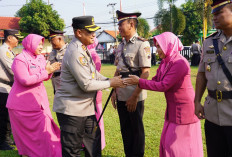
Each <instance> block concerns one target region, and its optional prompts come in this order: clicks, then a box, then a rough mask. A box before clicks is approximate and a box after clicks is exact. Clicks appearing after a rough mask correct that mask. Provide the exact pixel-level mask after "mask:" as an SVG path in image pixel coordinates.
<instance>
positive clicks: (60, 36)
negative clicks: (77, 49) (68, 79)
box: [48, 30, 68, 94]
mask: <svg viewBox="0 0 232 157" xmlns="http://www.w3.org/2000/svg"><path fill="white" fill-rule="evenodd" d="M64 33H65V32H63V31H60V30H50V35H49V41H50V42H51V44H52V48H53V50H52V52H51V53H50V54H49V59H48V60H49V61H50V62H51V64H52V63H54V62H59V63H62V59H63V57H64V53H65V51H66V48H67V46H68V44H65V41H64ZM52 86H53V89H54V94H55V93H56V90H57V89H58V87H59V86H60V70H57V71H55V72H54V73H53V75H52Z"/></svg>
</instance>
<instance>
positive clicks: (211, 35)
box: [205, 31, 218, 39]
mask: <svg viewBox="0 0 232 157" xmlns="http://www.w3.org/2000/svg"><path fill="white" fill-rule="evenodd" d="M217 33H218V31H217V32H214V33H212V34H210V35H209V36H207V37H206V38H205V39H208V38H209V37H214V36H215V35H216V34H217Z"/></svg>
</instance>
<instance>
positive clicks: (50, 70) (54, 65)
mask: <svg viewBox="0 0 232 157" xmlns="http://www.w3.org/2000/svg"><path fill="white" fill-rule="evenodd" d="M60 66H61V63H59V62H54V63H52V64H51V63H50V61H48V63H47V65H46V67H45V69H46V70H47V72H48V74H51V73H53V72H55V71H56V70H59V69H60Z"/></svg>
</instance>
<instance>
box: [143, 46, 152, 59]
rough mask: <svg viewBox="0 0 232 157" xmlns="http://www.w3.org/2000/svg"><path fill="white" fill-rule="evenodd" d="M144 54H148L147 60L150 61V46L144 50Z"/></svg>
mask: <svg viewBox="0 0 232 157" xmlns="http://www.w3.org/2000/svg"><path fill="white" fill-rule="evenodd" d="M144 52H145V53H146V56H147V58H148V59H150V58H151V49H150V47H149V46H147V47H145V48H144Z"/></svg>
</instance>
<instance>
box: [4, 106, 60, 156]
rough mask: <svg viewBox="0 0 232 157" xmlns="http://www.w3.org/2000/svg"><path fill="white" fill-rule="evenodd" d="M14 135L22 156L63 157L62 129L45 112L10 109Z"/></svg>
mask: <svg viewBox="0 0 232 157" xmlns="http://www.w3.org/2000/svg"><path fill="white" fill-rule="evenodd" d="M8 111H9V116H10V121H11V127H12V133H13V137H14V140H15V144H16V146H17V148H18V152H19V154H20V155H27V156H30V157H45V156H46V157H61V156H62V153H61V143H60V129H59V128H58V127H57V125H56V124H55V122H54V121H53V119H52V118H51V117H50V116H48V115H47V114H46V113H45V111H44V110H41V111H36V112H34V111H32V112H25V111H18V110H12V109H8Z"/></svg>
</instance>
